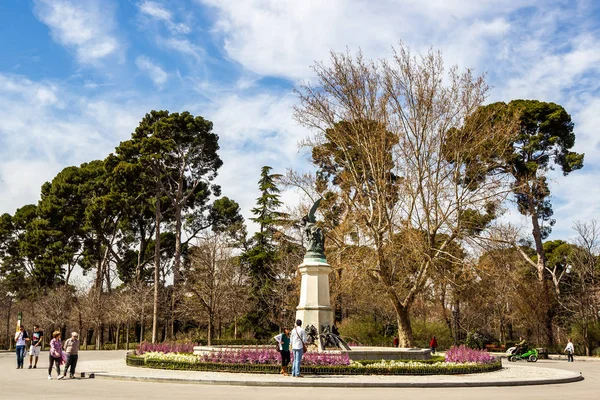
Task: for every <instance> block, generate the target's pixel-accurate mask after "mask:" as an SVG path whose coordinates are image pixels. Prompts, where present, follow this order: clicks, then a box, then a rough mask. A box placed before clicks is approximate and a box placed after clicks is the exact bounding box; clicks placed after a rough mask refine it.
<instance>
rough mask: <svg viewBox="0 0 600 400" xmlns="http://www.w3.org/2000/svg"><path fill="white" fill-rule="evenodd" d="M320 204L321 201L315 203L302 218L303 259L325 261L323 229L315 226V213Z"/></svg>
mask: <svg viewBox="0 0 600 400" xmlns="http://www.w3.org/2000/svg"><path fill="white" fill-rule="evenodd" d="M319 203H321V199H318V200H317V201H315V204H313V206H312V207H311V209H310V211H309V212H308V215H306V216H305V217H303V218H302V222H303V223H304V237H305V238H306V241H307V245H306V254H305V255H304V258H319V259H325V235H324V233H323V229H321V228H319V227H318V226H317V224H316V222H317V219H316V217H315V212H316V211H317V208H318V207H319Z"/></svg>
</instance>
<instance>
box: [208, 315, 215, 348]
mask: <svg viewBox="0 0 600 400" xmlns="http://www.w3.org/2000/svg"><path fill="white" fill-rule="evenodd" d="M213 314H214V313H213V311H212V310H208V332H207V340H206V341H207V345H208V346H212V337H213V324H214V318H215V317H214V315H213Z"/></svg>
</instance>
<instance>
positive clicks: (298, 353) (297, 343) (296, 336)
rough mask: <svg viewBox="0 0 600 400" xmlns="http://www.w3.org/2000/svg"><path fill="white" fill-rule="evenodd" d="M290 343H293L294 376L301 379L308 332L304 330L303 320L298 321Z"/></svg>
mask: <svg viewBox="0 0 600 400" xmlns="http://www.w3.org/2000/svg"><path fill="white" fill-rule="evenodd" d="M290 342H291V343H292V351H293V352H294V363H293V364H292V376H295V377H297V378H299V377H302V375H300V364H301V363H302V355H303V354H304V349H305V348H306V346H305V344H306V332H305V331H304V329H303V328H302V320H296V326H295V327H294V329H293V330H292V333H291V335H290Z"/></svg>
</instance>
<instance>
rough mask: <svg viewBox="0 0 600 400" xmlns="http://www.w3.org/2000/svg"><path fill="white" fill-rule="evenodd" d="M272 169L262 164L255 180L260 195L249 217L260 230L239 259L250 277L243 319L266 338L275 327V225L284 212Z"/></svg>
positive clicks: (276, 248) (276, 258) (276, 177)
mask: <svg viewBox="0 0 600 400" xmlns="http://www.w3.org/2000/svg"><path fill="white" fill-rule="evenodd" d="M271 169H272V168H271V167H269V166H264V167H262V170H261V178H260V180H259V181H258V184H259V188H260V191H261V196H260V197H259V198H258V199H257V206H256V207H255V208H253V209H252V213H253V214H254V215H255V216H256V217H254V218H251V219H252V221H254V222H255V223H257V224H258V226H259V229H258V231H257V232H256V233H255V234H254V236H253V237H252V239H250V240H249V241H248V243H247V245H246V251H244V253H243V254H242V255H241V256H240V261H241V263H242V265H244V266H245V268H246V269H247V271H248V275H249V276H250V303H251V308H250V311H249V312H248V314H247V315H246V317H245V321H244V322H245V324H246V325H248V328H250V329H252V330H253V331H254V334H255V337H256V338H264V337H268V336H269V335H270V334H271V332H273V331H274V330H276V329H277V327H276V325H275V324H274V323H273V321H272V320H271V318H270V317H271V316H273V315H274V314H275V312H276V310H275V307H276V301H275V298H276V295H275V292H274V283H275V279H276V276H277V274H276V263H277V260H278V258H279V251H278V246H277V241H276V238H277V235H278V230H277V226H278V225H279V224H280V223H281V220H282V219H283V218H284V217H285V214H283V213H281V212H278V211H277V209H278V208H279V207H280V206H281V204H282V203H281V201H280V200H279V189H278V188H277V186H276V184H275V181H276V180H277V179H278V178H279V177H280V175H278V174H270V172H271Z"/></svg>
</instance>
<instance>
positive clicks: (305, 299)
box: [296, 258, 333, 347]
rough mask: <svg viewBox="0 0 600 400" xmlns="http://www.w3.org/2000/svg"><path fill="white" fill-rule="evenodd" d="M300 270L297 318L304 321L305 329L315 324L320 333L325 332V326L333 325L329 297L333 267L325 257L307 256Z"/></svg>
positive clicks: (299, 267)
mask: <svg viewBox="0 0 600 400" xmlns="http://www.w3.org/2000/svg"><path fill="white" fill-rule="evenodd" d="M298 270H299V271H300V274H301V275H302V282H301V284H300V302H299V304H298V307H297V308H296V319H299V320H301V321H302V327H304V328H305V329H307V328H310V327H311V326H313V327H314V328H315V329H316V330H317V332H318V333H319V334H320V333H323V330H324V329H325V327H331V326H333V309H332V308H331V303H330V299H329V274H330V273H331V271H332V269H331V267H330V266H329V264H328V263H327V261H326V260H325V259H323V258H305V259H304V261H303V262H302V264H300V265H299V266H298ZM319 347H320V344H319Z"/></svg>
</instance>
